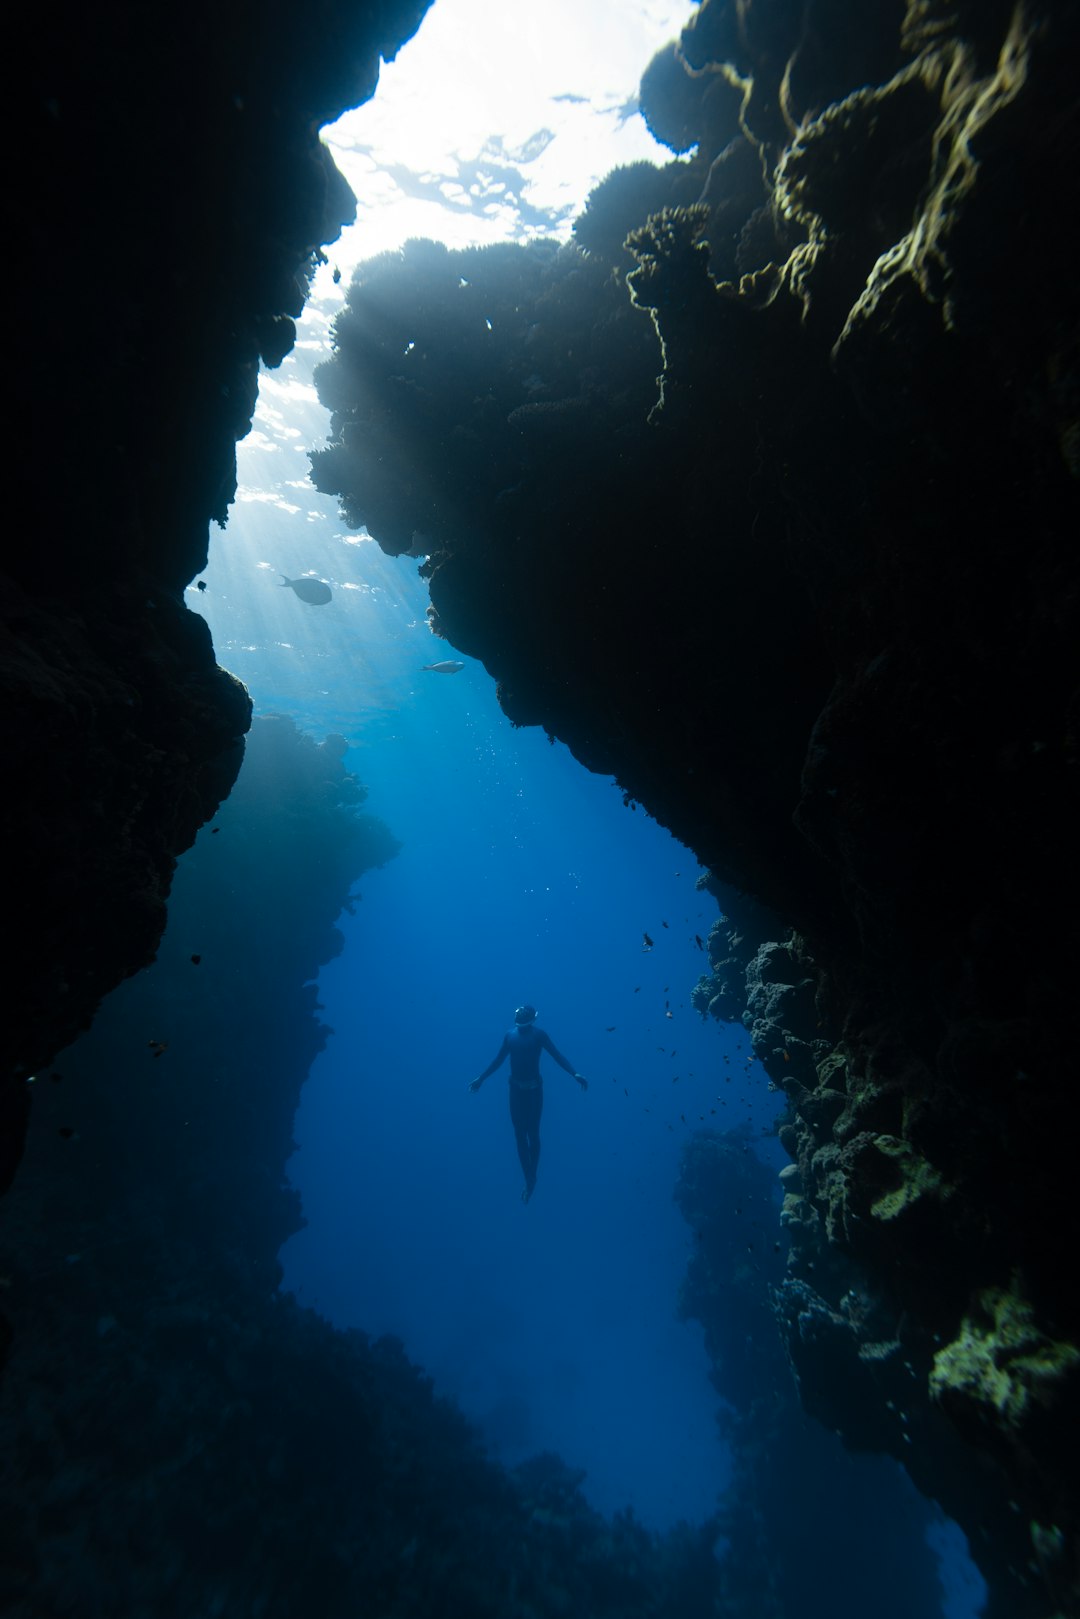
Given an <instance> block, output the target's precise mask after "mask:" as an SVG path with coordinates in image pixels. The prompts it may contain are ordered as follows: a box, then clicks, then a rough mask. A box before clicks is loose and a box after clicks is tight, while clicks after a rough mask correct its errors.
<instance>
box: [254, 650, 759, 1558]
mask: <svg viewBox="0 0 1080 1619" xmlns="http://www.w3.org/2000/svg"><path fill="white" fill-rule="evenodd" d="M410 724H411V732H410V733H408V734H405V735H403V736H402V737H401V739H400V741H399V742H398V744H397V745H386V746H384V747H382V748H379V749H371V750H368V751H367V752H366V753H363V754H362V755H361V762H362V764H363V766H364V770H363V774H364V779H365V780H366V781H367V782H368V784H369V785H370V787H371V789H372V797H371V801H370V802H371V805H372V807H374V808H376V809H377V810H378V811H379V813H381V814H384V815H385V816H386V818H387V819H388V820H389V822H390V824H391V826H392V827H393V829H394V831H395V833H396V834H397V835H398V836H399V837H401V839H402V841H403V843H404V846H405V847H404V850H403V852H402V854H401V855H400V856H399V857H398V859H397V860H396V861H394V863H393V864H392V866H390V867H388V868H387V869H386V870H385V871H384V872H382V873H379V874H377V875H375V876H372V877H369V878H368V879H367V880H366V881H365V883H364V895H365V897H364V900H363V903H362V904H361V905H360V907H359V908H358V911H357V915H356V917H355V919H353V920H352V921H351V922H350V923H349V925H348V926H347V928H346V937H347V939H348V945H347V948H346V953H345V955H344V956H343V957H342V959H341V960H340V961H339V962H336V963H334V964H333V966H332V967H331V968H330V969H328V970H327V971H326V972H325V973H324V974H323V978H322V984H321V999H322V1001H323V1003H324V1005H325V1007H326V1013H325V1016H326V1018H327V1020H328V1021H329V1022H330V1024H331V1025H332V1026H333V1027H334V1028H335V1030H336V1040H335V1041H334V1043H333V1045H332V1047H331V1049H330V1051H329V1052H328V1053H327V1055H326V1056H325V1058H323V1059H322V1060H321V1061H320V1063H319V1064H318V1066H317V1068H316V1070H315V1073H314V1074H313V1076H312V1080H311V1082H310V1083H309V1085H308V1087H307V1091H306V1092H305V1098H304V1102H303V1105H302V1108H301V1112H300V1116H299V1118H298V1121H297V1140H298V1143H299V1147H300V1151H299V1154H298V1156H297V1158H296V1159H295V1161H294V1163H293V1166H292V1172H293V1176H294V1179H295V1182H296V1184H297V1185H298V1186H299V1187H300V1189H301V1191H302V1193H303V1197H304V1203H305V1208H306V1209H307V1211H308V1214H309V1218H310V1220H311V1222H312V1223H311V1226H310V1227H309V1229H308V1231H307V1232H305V1233H304V1234H302V1235H301V1236H300V1237H299V1238H297V1239H296V1240H295V1241H294V1242H293V1243H292V1244H291V1245H290V1248H289V1250H288V1251H287V1254H286V1280H287V1284H288V1285H289V1286H292V1287H294V1288H296V1289H297V1290H298V1291H299V1290H301V1289H302V1290H303V1291H302V1297H304V1299H305V1300H308V1301H310V1302H312V1303H315V1304H317V1305H318V1306H319V1307H320V1308H321V1309H323V1310H324V1311H326V1313H328V1314H329V1315H330V1316H331V1317H332V1319H334V1320H335V1321H339V1322H344V1323H348V1324H354V1325H358V1326H363V1327H366V1328H368V1329H369V1330H378V1331H394V1332H398V1333H400V1334H401V1335H402V1336H403V1337H404V1339H405V1341H406V1343H407V1345H408V1347H409V1350H410V1353H411V1354H412V1355H414V1356H415V1357H417V1358H418V1359H419V1360H420V1361H421V1362H422V1363H423V1364H424V1365H425V1366H426V1367H427V1369H428V1370H429V1371H430V1372H431V1373H432V1374H433V1375H434V1376H435V1377H436V1380H437V1382H438V1384H439V1386H440V1387H441V1388H443V1389H445V1390H446V1391H447V1392H450V1393H453V1394H455V1395H456V1396H457V1397H458V1398H459V1400H460V1401H461V1403H462V1405H463V1406H464V1407H465V1409H466V1410H467V1411H468V1412H469V1413H470V1414H471V1415H473V1416H474V1417H475V1418H476V1419H477V1420H478V1421H480V1422H481V1423H482V1425H483V1426H484V1429H485V1431H486V1433H487V1435H488V1437H489V1440H490V1441H491V1442H492V1444H493V1445H494V1446H495V1447H496V1448H497V1450H498V1452H499V1454H501V1455H503V1456H505V1457H506V1458H507V1459H508V1460H517V1459H519V1458H520V1457H521V1456H523V1455H525V1454H528V1453H529V1452H530V1451H532V1450H536V1449H543V1448H553V1449H557V1450H558V1451H560V1452H561V1454H562V1455H563V1456H564V1458H565V1459H566V1460H567V1461H569V1462H570V1463H571V1464H572V1465H575V1466H583V1467H585V1468H586V1469H587V1474H588V1477H587V1481H586V1490H587V1492H588V1494H589V1495H590V1496H591V1498H592V1499H593V1500H594V1502H595V1503H596V1504H597V1505H599V1506H601V1507H603V1508H605V1509H607V1510H614V1509H616V1508H620V1507H624V1506H626V1505H628V1504H631V1505H633V1506H634V1508H635V1509H636V1510H637V1512H638V1513H639V1515H640V1516H642V1517H643V1518H645V1519H646V1521H648V1522H650V1523H653V1524H656V1525H658V1526H659V1525H663V1524H667V1523H669V1522H671V1521H673V1520H674V1519H676V1518H678V1517H680V1516H685V1517H691V1518H700V1517H702V1516H704V1515H705V1514H706V1513H707V1512H708V1511H709V1510H710V1509H711V1507H712V1504H713V1501H714V1498H715V1495H716V1492H717V1489H718V1488H719V1487H720V1485H721V1484H722V1482H723V1479H724V1477H725V1472H726V1468H725V1462H724V1457H723V1455H722V1453H721V1450H720V1447H719V1444H718V1441H717V1439H716V1437H715V1434H714V1410H715V1398H714V1396H713V1394H712V1392H711V1390H710V1388H709V1386H708V1383H707V1367H706V1360H705V1355H704V1350H703V1347H702V1343H701V1334H700V1329H699V1328H697V1327H696V1326H689V1325H681V1324H679V1323H677V1322H676V1321H675V1319H674V1313H675V1296H676V1289H677V1285H678V1279H679V1276H680V1274H681V1272H682V1269H683V1266H684V1263H685V1258H686V1254H687V1249H688V1242H689V1239H690V1236H691V1234H690V1233H689V1232H688V1230H687V1228H686V1226H685V1224H684V1222H683V1221H682V1219H681V1217H680V1216H679V1214H678V1212H677V1210H676V1209H675V1207H674V1204H673V1202H672V1188H673V1186H674V1183H675V1179H676V1175H677V1168H678V1155H679V1151H680V1148H681V1145H682V1143H683V1141H684V1140H685V1137H686V1134H687V1132H688V1131H689V1130H691V1129H693V1128H696V1127H700V1126H701V1125H702V1124H704V1123H712V1124H715V1123H718V1122H722V1123H724V1124H735V1123H737V1122H743V1121H747V1122H749V1123H750V1124H751V1125H753V1126H756V1127H757V1128H758V1129H760V1128H762V1127H763V1126H764V1125H765V1124H766V1123H767V1121H768V1118H769V1117H770V1115H771V1113H772V1106H771V1105H770V1104H771V1102H772V1098H771V1097H769V1096H768V1093H767V1092H766V1091H765V1088H764V1085H763V1082H762V1076H761V1074H760V1072H758V1071H751V1070H750V1068H749V1067H746V1068H744V1067H743V1066H742V1064H743V1062H744V1061H745V1060H746V1053H745V1040H744V1039H743V1038H742V1036H741V1034H740V1035H739V1037H738V1038H735V1037H732V1036H730V1035H729V1036H728V1037H727V1038H726V1039H722V1038H720V1037H719V1036H718V1034H717V1031H716V1030H715V1029H714V1028H706V1027H705V1026H704V1025H703V1024H702V1022H701V1020H700V1018H699V1017H698V1016H697V1015H696V1014H695V1013H694V1012H693V1011H692V1010H691V1009H690V1007H689V1004H688V1003H689V989H690V988H691V987H692V985H693V983H694V980H695V978H696V976H697V974H698V972H699V971H700V970H701V966H702V963H703V960H704V958H703V956H702V955H701V952H700V950H699V949H698V947H697V945H696V943H695V940H694V935H695V934H697V935H699V936H704V935H705V934H707V932H708V929H709V926H710V923H711V920H712V916H711V915H710V902H709V900H708V896H705V895H702V894H699V893H697V892H696V891H695V887H694V883H695V879H696V877H697V875H698V868H697V867H696V865H695V863H694V862H693V860H692V858H691V857H689V856H688V855H687V854H686V853H685V851H683V850H681V849H679V848H678V846H677V845H675V844H674V842H673V841H672V840H671V839H670V838H669V837H668V836H667V835H666V834H665V833H663V832H662V831H661V830H660V829H659V828H658V827H656V826H655V825H654V824H653V823H650V822H648V821H647V820H646V818H645V817H644V816H643V815H642V814H640V813H638V814H634V813H633V812H631V811H629V810H627V809H625V808H624V806H623V804H622V802H621V797H620V796H619V794H618V793H617V792H616V790H615V789H614V787H613V786H612V785H611V784H610V783H609V782H605V781H601V780H598V779H595V778H590V777H589V776H588V775H586V774H585V772H584V771H582V770H581V768H580V767H579V766H578V765H576V763H575V762H574V761H573V760H572V759H571V758H570V757H569V755H568V754H567V753H566V751H565V750H564V749H562V748H561V747H558V748H554V749H553V748H551V747H550V746H549V745H548V743H547V742H546V741H545V740H544V738H543V737H542V736H541V735H539V734H537V733H521V732H517V733H515V732H513V731H511V730H510V728H509V726H508V725H507V723H506V722H505V720H503V719H502V718H501V716H500V715H499V713H498V711H497V708H496V705H495V702H494V697H493V693H492V690H491V683H490V681H488V680H487V678H486V676H485V675H484V673H483V671H482V670H478V669H470V670H468V671H467V672H465V673H463V674H462V675H461V676H457V677H446V678H443V679H440V678H439V677H437V676H429V677H428V684H427V685H426V686H425V687H424V689H423V690H422V691H421V692H419V693H418V694H417V696H416V701H415V706H414V707H413V708H412V711H411V713H410ZM713 914H715V907H713ZM665 924H666V925H665ZM646 931H647V932H648V934H649V936H650V937H651V938H652V939H653V940H654V947H653V949H652V950H651V951H645V950H644V949H643V944H642V940H643V934H644V933H645V932H646ZM525 1000H530V1001H532V1002H534V1003H535V1004H536V1005H537V1006H538V1007H539V1008H540V1023H541V1025H542V1026H544V1027H546V1028H547V1029H548V1030H549V1032H550V1033H551V1035H552V1037H553V1039H554V1041H555V1043H556V1045H557V1046H558V1047H559V1048H560V1050H562V1051H564V1052H565V1054H566V1055H567V1057H568V1058H569V1059H570V1061H571V1062H572V1063H573V1064H574V1066H575V1067H576V1068H577V1069H579V1070H580V1071H581V1072H582V1073H584V1074H585V1075H586V1076H587V1078H588V1080H589V1090H588V1092H587V1093H586V1094H582V1093H581V1092H580V1090H579V1088H578V1087H577V1085H576V1084H575V1083H574V1082H573V1080H572V1079H571V1078H570V1077H569V1076H568V1075H566V1074H565V1073H563V1072H562V1070H560V1069H559V1068H557V1067H556V1066H555V1065H554V1064H550V1063H548V1062H547V1060H546V1059H545V1065H546V1066H547V1069H548V1073H547V1083H546V1086H545V1104H544V1119H543V1126H542V1141H543V1156H542V1160H541V1166H540V1176H539V1182H538V1187H537V1191H536V1194H535V1196H534V1198H533V1200H532V1202H531V1203H530V1205H529V1206H528V1207H527V1208H526V1207H524V1206H523V1205H522V1203H521V1201H520V1191H521V1186H522V1175H521V1170H520V1167H519V1165H518V1161H517V1156H516V1153H515V1150H514V1144H513V1137H512V1133H511V1128H510V1122H509V1116H508V1101H507V1081H506V1077H505V1071H504V1072H501V1073H499V1074H497V1075H495V1076H494V1077H493V1078H492V1079H491V1080H489V1081H488V1082H487V1084H486V1085H485V1086H484V1088H483V1089H482V1090H481V1091H480V1092H479V1093H478V1094H476V1095H470V1094H469V1092H468V1090H467V1083H468V1081H469V1080H470V1079H472V1078H473V1077H474V1076H475V1075H476V1074H477V1073H479V1072H480V1071H481V1069H482V1068H484V1067H485V1066H486V1065H487V1063H488V1062H489V1060H490V1059H491V1058H492V1057H493V1056H494V1055H495V1053H496V1051H497V1050H498V1046H499V1042H500V1040H501V1038H502V1034H503V1032H504V1030H505V1028H506V1027H507V1025H508V1024H509V1022H510V1020H511V1014H512V1012H513V1008H514V1007H515V1006H516V1005H518V1004H519V1003H520V1002H522V1001H525ZM669 1012H670V1014H671V1015H670V1016H669V1015H668V1014H669ZM739 1046H742V1047H743V1048H744V1049H743V1051H741V1052H740V1051H739V1050H738V1049H737V1047H739ZM725 1052H726V1053H728V1054H729V1056H730V1057H733V1058H734V1059H735V1077H734V1081H733V1082H731V1083H725V1079H726V1078H727V1077H728V1073H729V1069H730V1062H729V1064H725V1063H724V1062H723V1054H724V1053H725ZM331 1233H334V1235H333V1237H332V1238H331V1235H330V1234H331Z"/></svg>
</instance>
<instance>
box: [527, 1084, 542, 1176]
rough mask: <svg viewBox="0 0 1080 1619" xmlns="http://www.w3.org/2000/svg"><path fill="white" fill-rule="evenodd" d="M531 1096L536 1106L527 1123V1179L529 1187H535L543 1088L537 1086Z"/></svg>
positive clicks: (538, 1159) (538, 1160) (538, 1161)
mask: <svg viewBox="0 0 1080 1619" xmlns="http://www.w3.org/2000/svg"><path fill="white" fill-rule="evenodd" d="M533 1095H534V1096H535V1098H536V1106H535V1107H534V1108H533V1109H532V1118H531V1119H530V1121H529V1122H530V1126H531V1128H530V1130H529V1151H530V1155H531V1156H530V1159H529V1163H530V1171H529V1174H528V1176H527V1179H528V1181H529V1184H530V1185H532V1186H535V1185H536V1171H537V1170H538V1169H539V1168H540V1115H541V1113H542V1112H543V1111H544V1089H543V1086H542V1085H538V1086H537V1087H536V1090H535V1091H534V1092H533Z"/></svg>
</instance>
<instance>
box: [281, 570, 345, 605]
mask: <svg viewBox="0 0 1080 1619" xmlns="http://www.w3.org/2000/svg"><path fill="white" fill-rule="evenodd" d="M281 583H282V584H283V585H288V587H289V589H290V590H295V592H296V594H297V595H298V596H299V598H300V600H301V601H302V602H307V604H308V606H309V607H325V605H326V603H327V602H328V601H332V600H333V596H334V592H333V591H332V590H331V589H330V586H329V585H328V584H327V583H326V580H325V579H310V578H308V577H307V576H306V575H305V577H304V578H302V579H286V577H285V575H284V574H282V576H281Z"/></svg>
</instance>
